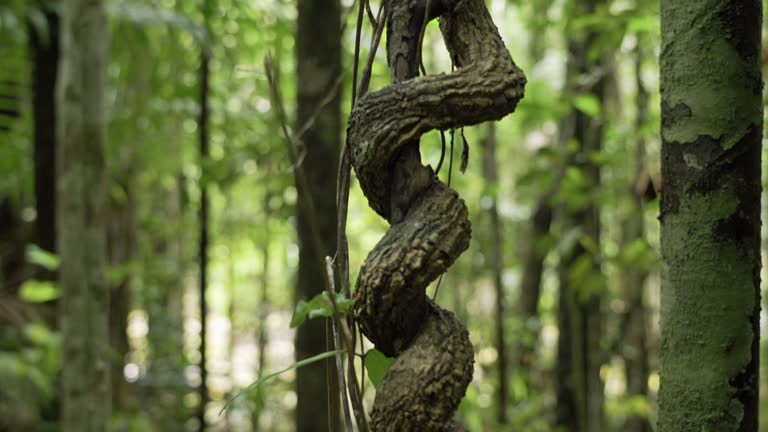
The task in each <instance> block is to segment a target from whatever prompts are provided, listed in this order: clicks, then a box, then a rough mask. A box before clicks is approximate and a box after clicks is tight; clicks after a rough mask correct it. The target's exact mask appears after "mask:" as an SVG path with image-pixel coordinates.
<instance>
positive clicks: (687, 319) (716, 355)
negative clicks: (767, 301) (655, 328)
mask: <svg viewBox="0 0 768 432" xmlns="http://www.w3.org/2000/svg"><path fill="white" fill-rule="evenodd" d="M739 204H740V203H739V201H738V199H737V198H736V193H735V189H734V188H733V187H732V186H729V185H727V184H726V185H724V187H723V188H722V189H720V190H718V191H713V192H709V193H706V194H700V193H692V194H682V195H681V197H680V211H679V212H677V213H674V214H669V215H667V216H666V217H665V220H664V225H663V231H662V253H663V258H664V265H663V267H662V278H663V283H662V298H661V304H662V327H663V338H662V349H661V356H662V370H661V374H662V386H661V390H660V406H661V410H660V419H659V422H660V425H672V424H678V425H680V428H679V429H674V430H680V431H712V432H715V431H717V432H727V431H738V430H739V425H740V423H741V418H742V416H743V415H744V407H743V406H742V405H741V403H740V402H739V401H738V400H737V399H735V396H736V395H735V393H736V389H735V388H733V387H732V386H731V384H730V383H729V378H730V379H733V378H735V377H737V376H738V375H739V374H740V373H741V372H742V370H744V369H745V368H746V367H747V366H748V365H749V364H750V362H751V360H752V354H751V348H752V339H753V335H752V322H751V320H752V319H753V318H754V317H752V314H753V311H754V310H755V295H754V290H755V289H756V288H755V281H754V279H753V277H754V263H755V262H756V257H755V254H756V253H757V252H756V251H755V250H749V249H744V248H743V245H742V244H739V243H737V242H736V241H733V240H730V239H722V238H721V237H720V236H718V235H717V226H718V224H719V222H720V221H722V220H724V219H727V218H729V217H730V216H731V215H732V214H734V213H735V212H737V211H738V210H739ZM660 430H661V429H660Z"/></svg>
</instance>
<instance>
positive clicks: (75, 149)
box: [56, 0, 111, 432]
mask: <svg viewBox="0 0 768 432" xmlns="http://www.w3.org/2000/svg"><path fill="white" fill-rule="evenodd" d="M104 6H105V5H104V2H102V1H99V0H65V1H63V2H62V8H61V30H62V33H61V38H62V44H61V62H60V69H59V81H58V84H57V85H58V87H57V108H58V113H59V121H58V123H57V124H58V127H57V132H58V135H57V138H58V144H59V148H58V151H57V154H58V157H57V168H58V181H57V196H56V204H57V212H56V214H57V222H58V230H57V232H58V242H57V244H58V248H59V254H60V256H61V267H60V270H59V283H60V287H61V299H60V301H59V319H60V326H61V333H62V357H63V368H62V373H61V385H62V390H61V394H62V407H61V429H62V431H64V432H81V431H105V430H109V419H110V400H111V398H110V379H109V378H110V356H109V354H110V346H109V285H108V284H107V281H106V277H105V258H106V255H107V250H106V222H107V220H106V216H107V212H106V210H107V202H106V185H107V182H106V176H105V161H104V145H105V141H106V139H105V132H106V118H105V113H106V107H105V103H104V83H105V79H106V70H107V46H108V45H107V44H108V40H109V30H108V26H107V16H106V11H105V7H104Z"/></svg>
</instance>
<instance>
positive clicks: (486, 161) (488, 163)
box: [483, 123, 509, 424]
mask: <svg viewBox="0 0 768 432" xmlns="http://www.w3.org/2000/svg"><path fill="white" fill-rule="evenodd" d="M483 177H485V182H486V186H487V187H488V190H490V191H491V206H490V207H489V208H488V215H489V216H490V219H491V224H490V225H491V241H490V245H491V251H490V253H491V274H492V276H493V286H494V289H495V291H496V320H495V321H496V322H495V325H496V351H497V353H498V359H497V360H496V366H497V368H498V374H499V375H498V380H499V382H498V388H497V395H498V396H497V398H498V400H497V401H496V402H497V404H498V405H497V412H496V421H497V422H498V423H499V424H506V423H507V395H508V394H509V391H508V390H507V387H508V385H509V379H508V378H507V349H506V341H505V338H504V329H505V327H504V317H505V315H506V307H505V304H504V303H505V302H506V297H505V296H504V284H503V283H502V272H503V270H504V262H503V258H502V254H503V252H502V251H503V241H502V234H501V233H502V230H501V221H500V220H499V210H498V206H497V195H498V193H497V192H496V191H497V190H498V187H499V173H498V165H497V163H496V125H495V124H494V123H488V136H487V138H486V140H485V154H484V158H483Z"/></svg>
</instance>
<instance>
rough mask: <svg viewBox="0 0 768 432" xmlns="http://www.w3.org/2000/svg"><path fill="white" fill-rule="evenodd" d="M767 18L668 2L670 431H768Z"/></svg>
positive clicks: (665, 315) (747, 7)
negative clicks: (763, 176) (767, 299)
mask: <svg viewBox="0 0 768 432" xmlns="http://www.w3.org/2000/svg"><path fill="white" fill-rule="evenodd" d="M761 17H762V5H761V2H759V1H756V0H750V1H740V2H722V1H714V0H695V1H694V0H662V2H661V31H662V46H661V58H660V61H661V100H662V106H661V111H662V112H661V118H662V129H661V138H662V149H661V153H662V154H661V157H662V167H661V169H662V180H663V190H662V197H661V214H660V217H659V219H660V221H661V255H662V267H661V268H662V275H661V277H662V282H661V347H662V350H661V357H660V360H661V366H660V368H661V388H660V391H659V424H658V426H659V428H658V430H659V432H671V431H701V430H717V431H723V432H727V431H739V432H755V431H757V430H758V422H757V419H758V365H759V359H758V357H759V352H758V339H759V328H758V320H759V311H760V302H759V295H760V292H759V286H760V187H761V186H760V158H761V137H762V125H763V123H762V122H763V105H762V81H761V76H760V46H761V43H760V30H761V19H762V18H761ZM702 366H704V367H703V368H702Z"/></svg>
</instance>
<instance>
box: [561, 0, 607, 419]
mask: <svg viewBox="0 0 768 432" xmlns="http://www.w3.org/2000/svg"><path fill="white" fill-rule="evenodd" d="M600 3H603V1H602V0H578V1H576V2H575V3H573V7H574V8H575V9H574V10H573V11H571V14H572V15H571V16H584V15H589V14H591V13H594V12H595V10H596V9H597V6H598V5H599V4H600ZM597 38H598V35H597V34H596V33H595V32H594V31H587V33H586V35H585V37H584V38H583V39H580V40H575V39H571V40H569V42H568V53H569V58H568V70H567V81H568V82H569V86H570V88H569V90H570V91H571V92H572V93H573V94H575V95H578V94H589V95H592V96H594V97H595V98H596V99H597V100H598V101H603V99H604V97H603V96H604V88H605V73H606V72H605V70H606V68H605V64H604V63H603V62H604V59H603V58H598V59H593V58H592V57H590V51H591V50H592V49H593V47H594V46H595V42H596V41H597ZM586 76H591V77H590V78H591V79H584V77H586ZM602 122H603V119H602V118H600V117H597V118H592V117H591V116H589V115H587V114H585V113H583V112H581V111H579V110H576V109H574V110H573V111H572V112H571V114H570V115H569V116H568V118H567V119H566V120H565V121H564V122H563V124H562V125H561V131H560V133H561V141H562V142H563V143H567V142H568V141H570V140H575V141H576V142H577V143H578V146H579V147H578V152H577V153H576V154H575V155H574V157H573V158H572V160H571V161H570V167H571V168H575V169H578V170H580V171H581V172H582V173H583V175H584V176H585V177H586V179H587V181H588V184H589V185H590V186H589V188H587V189H586V190H582V191H579V193H582V194H592V193H593V191H597V190H599V185H600V167H599V166H598V165H597V164H595V163H594V162H592V160H593V159H592V155H593V154H594V153H595V152H598V151H600V149H601V146H602ZM595 200H596V197H595V196H591V197H590V199H589V200H588V201H587V202H586V203H584V204H581V205H574V204H567V203H566V204H565V205H564V206H563V208H562V214H561V217H562V223H563V227H564V230H571V229H579V230H581V239H580V241H579V242H578V243H577V244H576V245H575V246H574V247H573V249H572V250H570V251H565V253H564V254H563V255H562V256H561V262H560V269H559V280H560V294H559V295H560V300H559V311H558V328H559V330H560V336H559V340H558V354H557V365H556V369H557V379H556V400H557V407H556V412H555V416H556V424H557V425H558V426H562V427H564V428H566V430H569V431H571V432H593V431H601V430H604V424H603V423H604V413H603V399H604V396H603V395H604V391H603V382H602V379H601V377H600V367H601V366H602V364H603V359H604V355H605V354H604V350H603V347H602V343H601V342H602V336H603V332H604V330H603V327H604V326H603V322H602V320H603V317H602V300H601V297H602V291H603V290H604V284H605V281H604V279H603V276H602V269H601V268H600V264H599V259H600V257H599V256H598V254H599V247H600V246H599V245H600V212H599V207H598V206H597V205H596V204H595ZM585 243H590V244H592V245H594V248H593V249H587V248H586V247H585V246H584V244H585Z"/></svg>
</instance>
